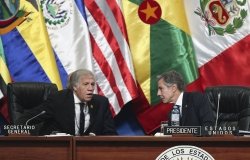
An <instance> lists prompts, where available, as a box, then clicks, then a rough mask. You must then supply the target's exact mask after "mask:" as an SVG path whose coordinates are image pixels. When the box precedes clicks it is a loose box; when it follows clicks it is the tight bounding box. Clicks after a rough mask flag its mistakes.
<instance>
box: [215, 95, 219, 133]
mask: <svg viewBox="0 0 250 160" xmlns="http://www.w3.org/2000/svg"><path fill="white" fill-rule="evenodd" d="M219 110H220V93H218V101H217V111H216V120H215V129H216V128H217V122H218V117H219Z"/></svg>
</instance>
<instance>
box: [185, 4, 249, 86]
mask: <svg viewBox="0 0 250 160" xmlns="http://www.w3.org/2000/svg"><path fill="white" fill-rule="evenodd" d="M213 6H215V8H214V9H216V10H218V13H217V12H215V13H214V12H213V9H212V7H213ZM249 7H250V2H249V1H246V0H243V1H218V0H214V1H200V3H196V4H191V3H187V2H185V9H186V15H187V19H188V23H189V27H190V30H191V36H192V40H193V43H194V47H195V52H196V57H197V62H198V67H199V74H200V76H199V78H198V79H197V80H196V81H194V82H193V84H190V86H189V87H190V89H196V88H199V87H197V85H198V86H200V87H201V89H202V90H204V89H205V88H206V87H208V86H213V85H241V86H250V82H249V78H250V72H249V71H248V65H249V63H248V62H249V60H250V54H249V49H250V45H249V43H250V28H249V25H250V8H249Z"/></svg>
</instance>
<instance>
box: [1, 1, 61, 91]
mask: <svg viewBox="0 0 250 160" xmlns="http://www.w3.org/2000/svg"><path fill="white" fill-rule="evenodd" d="M1 24H2V23H1ZM3 24H4V23H3ZM0 36H1V41H2V46H1V47H2V49H1V50H0V51H1V54H0V55H1V57H0V67H1V68H0V73H1V77H2V79H3V81H4V84H5V85H7V84H8V83H9V82H12V81H14V82H21V81H38V82H51V83H55V84H57V86H58V88H59V89H62V84H61V80H60V75H59V74H58V68H57V65H56V57H55V56H54V54H53V50H52V48H51V45H50V41H49V39H48V33H47V31H46V27H45V24H44V20H43V17H42V14H41V12H39V11H38V10H37V9H36V8H35V7H34V5H32V4H31V3H30V2H29V1H25V0H20V7H19V8H18V12H17V14H16V15H15V19H14V22H12V23H10V24H8V25H2V26H1V27H0ZM8 74H9V75H8ZM3 81H2V82H3Z"/></svg>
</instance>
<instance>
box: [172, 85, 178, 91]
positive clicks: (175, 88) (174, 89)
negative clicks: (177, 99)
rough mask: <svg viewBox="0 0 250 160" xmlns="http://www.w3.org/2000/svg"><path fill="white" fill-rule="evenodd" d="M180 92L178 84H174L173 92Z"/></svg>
mask: <svg viewBox="0 0 250 160" xmlns="http://www.w3.org/2000/svg"><path fill="white" fill-rule="evenodd" d="M177 90H178V88H177V84H173V91H174V92H176V91H177Z"/></svg>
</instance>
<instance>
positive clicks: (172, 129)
mask: <svg viewBox="0 0 250 160" xmlns="http://www.w3.org/2000/svg"><path fill="white" fill-rule="evenodd" d="M163 133H164V135H178V134H180V135H181V134H183V135H196V136H199V135H201V127H200V126H164V128H163Z"/></svg>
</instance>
